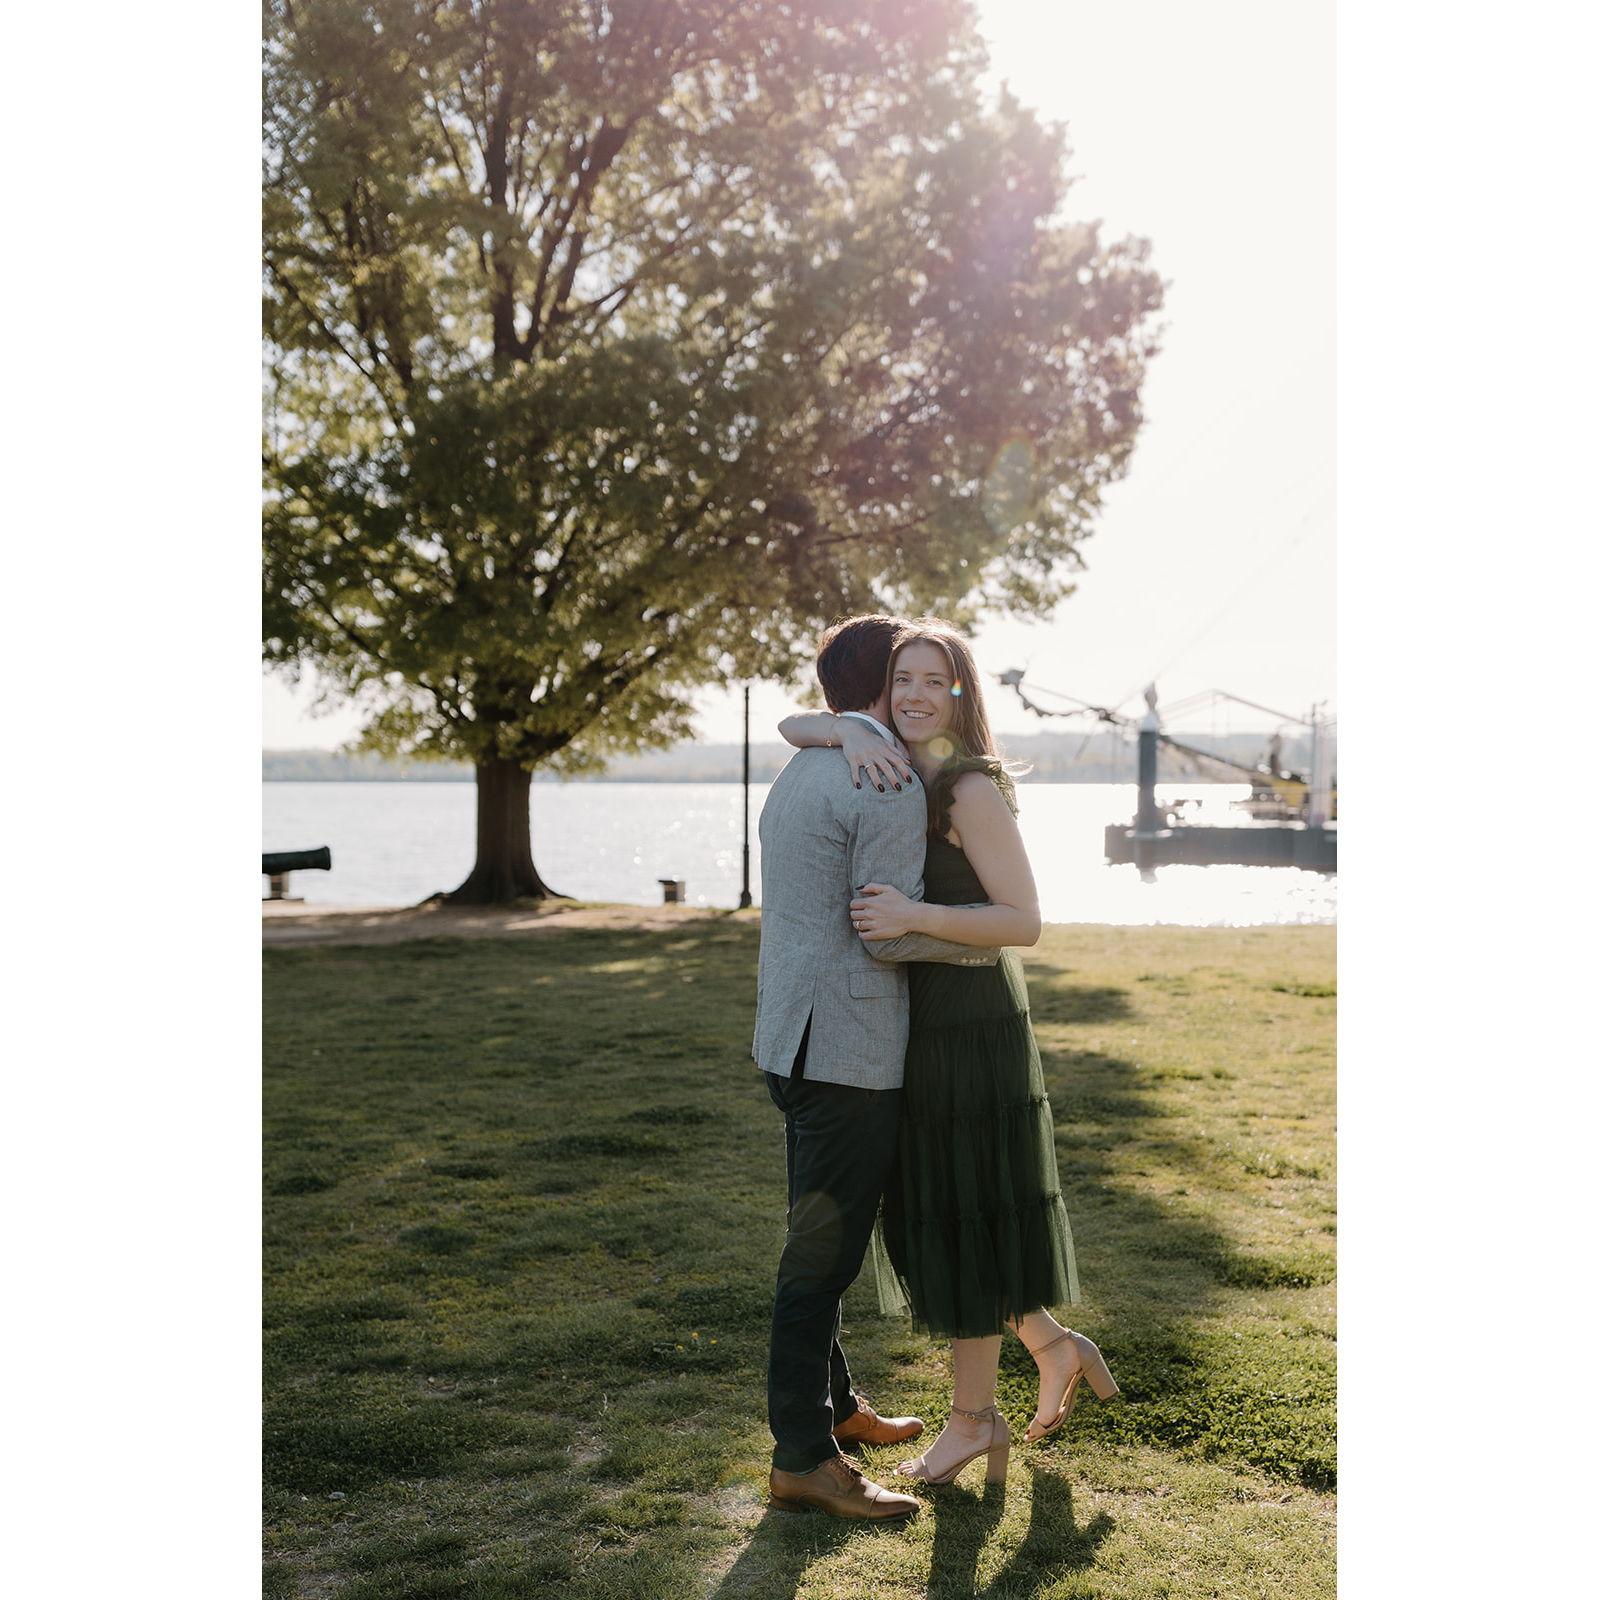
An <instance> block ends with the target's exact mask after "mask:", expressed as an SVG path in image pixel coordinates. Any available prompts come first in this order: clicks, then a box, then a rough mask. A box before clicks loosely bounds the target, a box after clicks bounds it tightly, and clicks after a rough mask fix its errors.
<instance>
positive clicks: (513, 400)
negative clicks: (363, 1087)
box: [263, 0, 1160, 892]
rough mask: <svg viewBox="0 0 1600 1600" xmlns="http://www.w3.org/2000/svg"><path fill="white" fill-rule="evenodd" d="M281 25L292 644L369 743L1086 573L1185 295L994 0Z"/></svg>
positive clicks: (657, 712) (668, 2) (678, 686)
mask: <svg viewBox="0 0 1600 1600" xmlns="http://www.w3.org/2000/svg"><path fill="white" fill-rule="evenodd" d="M267 16H268V22H267V37H266V41H265V54H264V70H265V92H264V104H265V118H266V128H265V175H264V207H263V218H264V222H263V226H264V236H265V269H266V273H265V283H266V291H265V335H266V348H267V372H268V381H267V400H266V414H267V415H266V421H267V428H266V433H267V442H266V475H267V503H266V512H265V546H266V560H265V583H264V625H265V637H266V646H265V649H266V655H267V658H268V659H269V660H270V661H274V662H278V663H284V664H289V665H291V666H293V665H299V664H308V665H314V666H315V667H316V668H317V669H318V670H319V671H320V673H322V674H323V675H324V676H325V677H327V678H328V679H330V680H331V681H332V682H333V683H334V684H336V685H337V686H339V687H340V688H342V689H343V690H346V691H349V692H364V693H365V695H366V696H367V698H368V699H369V700H370V701H371V702H372V703H373V704H374V711H373V715H372V717H371V720H370V722H369V725H368V727H367V730H366V733H365V736H364V743H365V744H366V746H367V747H368V748H371V749H374V750H380V751H384V752H387V753H394V754H422V755H437V756H443V757H451V758H465V759H468V760H471V761H473V762H474V763H475V764H477V766H478V768H479V773H480V780H481V779H482V777H483V774H484V772H485V771H486V769H488V768H491V767H506V768H514V769H516V770H517V771H520V772H522V773H523V774H524V775H525V774H526V773H527V772H528V771H530V770H531V769H532V768H534V767H535V766H539V765H542V764H552V765H554V766H556V767H558V768H560V767H567V768H569V769H570V768H574V767H578V766H581V765H583V764H585V763H591V762H593V761H595V760H597V759H600V758H602V757H603V756H604V755H605V754H606V753H607V752H609V751H613V750H619V749H622V750H626V749H637V748H640V747H642V746H645V745H649V744H653V743H661V742H666V741H670V740H671V739H673V738H676V737H681V736H682V735H683V734H685V733H686V732H687V731H688V718H689V711H690V705H691V694H692V691H693V690H694V689H695V688H696V687H698V686H700V685H702V684H705V683H709V682H713V681H717V680H719V679H722V678H725V677H727V676H730V675H737V676H755V675H778V676H787V675H791V674H793V673H794V672H795V671H796V670H797V669H798V668H799V666H800V665H801V664H802V663H803V662H804V661H805V660H806V659H807V651H808V645H809V642H810V641H811V640H812V639H813V638H814V637H815V632H816V630H817V628H818V626H819V625H821V624H823V623H825V622H826V621H828V620H830V619H831V618H833V617H835V616H838V615H841V614H844V613H848V612H852V611H859V610H878V609H887V610H922V609H929V610H937V611H940V612H942V613H943V614H945V615H947V616H950V617H952V618H953V619H955V620H957V621H961V620H965V619H970V618H971V617H972V616H973V615H975V614H976V613H977V612H978V611H979V610H981V609H985V608H997V609H1001V610H1022V611H1029V612H1033V611H1038V610H1041V609H1044V608H1046V607H1048V606H1049V605H1051V604H1052V603H1054V602H1055V601H1056V600H1058V599H1059V598H1060V597H1061V596H1062V595H1063V594H1064V593H1065V592H1067V590H1068V588H1069V587H1070V575H1071V573H1072V572H1073V571H1074V570H1075V569H1076V568H1077V567H1079V566H1080V565H1081V557H1080V553H1079V547H1080V545H1081V543H1082V541H1083V539H1084V538H1085V537H1086V535H1087V534H1088V532H1089V531H1090V528H1091V526H1092V522H1093V519H1094V516H1095V513H1096V511H1097V509H1098V506H1099V503H1100V496H1101V493H1102V491H1103V490H1104V488H1105V486H1106V485H1107V484H1109V483H1110V482H1112V481H1114V480H1115V479H1116V478H1117V477H1119V476H1120V475H1121V474H1122V473H1123V472H1124V471H1125V470H1126V466H1127V461H1128V457H1129V453H1130V451H1131V449H1132V447H1133V443H1134V439H1135V436H1136V433H1137V430H1138V426H1139V422H1140V412H1139V403H1138V396H1139V388H1140V384H1141V382H1142V379H1143V375H1144V370H1145V364H1146V362H1147V360H1148V358H1149V356H1150V354H1151V352H1152V349H1153V338H1154V333H1153V330H1152V327H1151V321H1152V317H1153V314H1154V312H1155V310H1156V309H1157V307H1158V306H1159V302H1160V283H1159V280H1158V279H1157V277H1156V276H1155V274H1154V273H1153V272H1152V271H1151V270H1150V269H1149V267H1148V265H1147V259H1146V247H1145V246H1144V244H1143V243H1142V242H1139V241H1121V242H1115V243H1108V242H1106V241H1104V240H1102V238H1101V237H1100V232H1099V229H1098V228H1097V226H1095V225H1094V224H1091V223H1082V222H1071V221H1066V220H1063V219H1062V217H1061V214H1060V213H1061V201H1062V197H1063V194H1064V192H1065V188H1066V182H1067V180H1066V177H1065V162H1066V155H1067V152H1066V148H1065V140H1064V135H1063V133H1062V131H1061V130H1060V129H1059V128H1056V127H1053V126H1050V125H1047V124H1043V123H1041V122H1040V121H1039V120H1038V119H1037V118H1036V117H1035V116H1034V115H1033V114H1032V113H1030V112H1029V111H1027V110H1026V109H1025V108H1023V107H1022V106H1020V105H1019V104H1018V103H1017V102H1016V101H1015V100H1014V99H1013V98H1012V97H1011V96H1010V95H1009V94H1007V93H1005V92H1001V93H999V94H998V96H992V97H991V96H986V95H985V94H984V92H983V90H982V86H981V82H980V77H981V73H982V71H983V67H984V58H983V53H982V48H981V44H980V42H979V41H978V40H977V37H976V35H975V33H974V31H973V27H972V18H971V14H970V9H969V7H968V6H967V5H966V4H964V3H962V0H720V3H719V0H693V3H691V0H605V3H596V0H434V3H423V0H268V5H267ZM523 793H524V796H525V794H526V789H525V786H524V789H523ZM481 823H482V818H481V816H480V824H481ZM479 844H480V857H481V855H482V851H483V848H484V837H483V830H482V827H481V826H480V840H479ZM523 888H524V892H525V891H526V888H527V886H526V884H524V886H523Z"/></svg>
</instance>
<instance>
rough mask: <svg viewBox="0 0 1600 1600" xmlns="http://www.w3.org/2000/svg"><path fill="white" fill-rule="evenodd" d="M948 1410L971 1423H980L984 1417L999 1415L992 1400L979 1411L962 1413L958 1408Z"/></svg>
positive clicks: (953, 1407)
mask: <svg viewBox="0 0 1600 1600" xmlns="http://www.w3.org/2000/svg"><path fill="white" fill-rule="evenodd" d="M950 1409H951V1410H952V1411H953V1412H955V1414H956V1415H957V1416H958V1417H968V1418H970V1419H971V1420H972V1421H973V1422H982V1421H983V1419H984V1418H985V1417H992V1416H997V1415H998V1414H999V1413H998V1411H997V1410H996V1408H995V1403H994V1401H992V1400H991V1401H990V1402H989V1403H988V1405H986V1406H985V1407H984V1408H983V1410H981V1411H963V1410H962V1409H961V1407H960V1406H951V1407H950Z"/></svg>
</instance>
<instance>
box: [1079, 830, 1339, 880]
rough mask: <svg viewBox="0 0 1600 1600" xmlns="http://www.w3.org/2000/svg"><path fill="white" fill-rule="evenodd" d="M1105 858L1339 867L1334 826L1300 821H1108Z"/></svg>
mask: <svg viewBox="0 0 1600 1600" xmlns="http://www.w3.org/2000/svg"><path fill="white" fill-rule="evenodd" d="M1106 860H1107V861H1108V862H1110V863H1111V864H1112V865H1113V866H1124V865H1127V864H1128V863H1130V862H1131V863H1132V864H1133V865H1134V866H1136V867H1138V868H1139V869H1140V871H1145V870H1147V869H1149V868H1152V867H1166V866H1178V865H1182V866H1191V867H1217V866H1232V867H1304V868H1305V869H1306V870H1307V871H1310V872H1337V871H1338V870H1339V828H1338V824H1337V823H1334V824H1332V825H1330V826H1327V827H1320V828H1314V827H1312V826H1310V825H1309V824H1308V823H1304V822H1288V823H1267V822H1256V823H1245V824H1242V825H1240V826H1239V827H1233V828H1230V827H1199V826H1196V827H1181V826H1180V827H1174V828H1155V829H1152V830H1150V831H1148V832H1143V831H1141V830H1139V829H1137V828H1129V827H1124V826H1120V825H1118V824H1116V823H1112V824H1111V825H1110V826H1108V827H1107V828H1106Z"/></svg>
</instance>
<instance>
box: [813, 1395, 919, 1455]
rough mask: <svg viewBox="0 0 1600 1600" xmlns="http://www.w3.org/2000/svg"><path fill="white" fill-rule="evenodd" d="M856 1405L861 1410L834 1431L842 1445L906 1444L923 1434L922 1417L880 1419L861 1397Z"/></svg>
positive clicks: (858, 1397) (857, 1399)
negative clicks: (908, 1440) (907, 1441)
mask: <svg viewBox="0 0 1600 1600" xmlns="http://www.w3.org/2000/svg"><path fill="white" fill-rule="evenodd" d="M856 1405H857V1407H858V1408H859V1409H857V1410H856V1411H854V1412H852V1413H851V1414H850V1415H849V1416H848V1417H846V1418H845V1419H844V1421H843V1422H841V1423H840V1424H839V1426H838V1427H837V1428H835V1429H834V1430H833V1436H834V1438H835V1439H837V1440H838V1441H839V1443H840V1444H843V1445H851V1444H904V1443H905V1442H906V1440H907V1439H915V1438H916V1436H917V1435H918V1434H919V1433H921V1432H922V1418H921V1417H880V1416H879V1415H878V1413H877V1412H876V1411H874V1410H873V1409H872V1407H871V1406H869V1405H868V1404H867V1402H866V1401H865V1400H863V1399H862V1398H861V1396H860V1395H857V1396H856Z"/></svg>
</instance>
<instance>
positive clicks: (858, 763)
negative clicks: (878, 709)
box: [839, 717, 911, 789]
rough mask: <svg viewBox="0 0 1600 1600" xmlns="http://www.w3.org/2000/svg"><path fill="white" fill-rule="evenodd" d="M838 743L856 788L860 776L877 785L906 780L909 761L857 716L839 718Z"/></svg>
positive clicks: (902, 783)
mask: <svg viewBox="0 0 1600 1600" xmlns="http://www.w3.org/2000/svg"><path fill="white" fill-rule="evenodd" d="M839 745H840V748H841V749H842V750H843V751H844V758H845V760H846V761H847V762H848V763H849V764H850V776H851V778H852V779H854V781H855V786H856V788H858V789H859V788H860V787H861V780H862V779H863V778H865V779H866V780H867V782H868V783H873V784H876V785H877V786H878V788H879V789H882V788H884V786H885V785H886V784H891V783H892V784H893V785H894V786H895V788H896V789H901V788H904V787H905V785H906V784H908V783H910V781H911V763H910V761H909V760H908V759H907V758H906V757H905V756H903V755H901V754H900V752H899V751H898V750H897V749H895V747H894V746H893V745H892V744H890V743H889V742H888V741H887V740H886V739H883V738H880V737H879V735H878V734H876V733H875V732H874V731H873V730H872V728H871V726H870V725H869V724H867V723H865V722H863V721H862V720H861V718H860V717H840V718H839Z"/></svg>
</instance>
